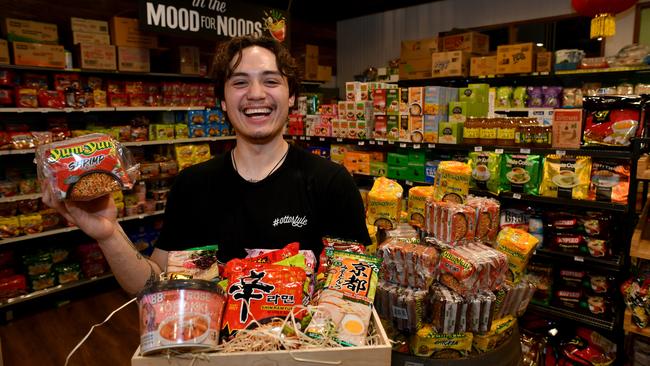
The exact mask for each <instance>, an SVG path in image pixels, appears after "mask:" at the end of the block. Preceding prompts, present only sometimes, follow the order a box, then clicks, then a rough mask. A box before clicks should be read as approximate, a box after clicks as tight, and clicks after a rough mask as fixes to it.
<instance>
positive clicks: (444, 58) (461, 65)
mask: <svg viewBox="0 0 650 366" xmlns="http://www.w3.org/2000/svg"><path fill="white" fill-rule="evenodd" d="M469 55H470V54H469V53H467V52H463V51H451V52H436V53H433V54H431V77H434V78H439V77H449V76H467V74H468V72H469Z"/></svg>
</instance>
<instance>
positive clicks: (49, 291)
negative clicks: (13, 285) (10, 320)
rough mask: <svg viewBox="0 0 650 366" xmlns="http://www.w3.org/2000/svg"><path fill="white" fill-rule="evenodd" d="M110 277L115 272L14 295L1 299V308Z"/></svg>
mask: <svg viewBox="0 0 650 366" xmlns="http://www.w3.org/2000/svg"><path fill="white" fill-rule="evenodd" d="M108 278H113V274H112V273H107V274H103V275H101V276H96V277H91V278H88V279H83V280H79V281H74V282H70V283H66V284H63V285H58V286H54V287H50V288H46V289H43V290H39V291H34V292H31V293H29V294H26V295H21V296H18V297H14V298H11V299H7V300H4V301H1V302H0V309H3V308H6V307H9V306H13V305H16V304H20V303H23V302H26V301H30V300H34V299H38V298H39V297H43V296H47V295H51V294H54V293H57V292H61V291H65V290H69V289H72V288H75V287H79V286H83V285H87V284H89V283H93V282H98V281H102V280H105V279H108Z"/></svg>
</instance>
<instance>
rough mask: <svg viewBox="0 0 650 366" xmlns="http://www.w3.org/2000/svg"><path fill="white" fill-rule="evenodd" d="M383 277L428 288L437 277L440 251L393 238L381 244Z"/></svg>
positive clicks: (379, 253) (398, 282) (379, 254)
mask: <svg viewBox="0 0 650 366" xmlns="http://www.w3.org/2000/svg"><path fill="white" fill-rule="evenodd" d="M378 256H379V257H380V258H382V266H381V271H380V274H381V278H382V279H383V280H385V281H387V282H392V283H395V284H398V285H402V286H411V287H414V288H419V289H423V290H425V289H428V288H429V286H431V283H432V282H433V281H434V280H435V279H436V277H437V275H438V273H437V267H438V259H439V256H440V254H439V252H438V249H436V248H435V247H431V246H425V245H420V244H410V243H405V242H403V241H401V240H399V239H391V240H388V241H386V242H384V243H382V244H381V245H380V246H379V250H378Z"/></svg>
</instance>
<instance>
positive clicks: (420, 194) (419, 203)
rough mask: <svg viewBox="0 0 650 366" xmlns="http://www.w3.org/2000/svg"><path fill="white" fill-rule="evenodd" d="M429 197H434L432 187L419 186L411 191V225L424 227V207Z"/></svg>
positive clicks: (409, 200)
mask: <svg viewBox="0 0 650 366" xmlns="http://www.w3.org/2000/svg"><path fill="white" fill-rule="evenodd" d="M427 197H433V187H432V186H418V187H413V188H411V189H409V197H408V218H409V222H410V223H411V225H414V226H418V227H422V226H423V225H424V207H425V203H426V200H427Z"/></svg>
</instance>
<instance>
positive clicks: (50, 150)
mask: <svg viewBox="0 0 650 366" xmlns="http://www.w3.org/2000/svg"><path fill="white" fill-rule="evenodd" d="M35 161H36V164H37V166H38V176H39V179H40V180H41V181H42V182H43V181H45V182H47V183H49V186H50V190H51V191H52V193H53V194H54V197H55V198H57V199H59V200H64V199H69V200H74V201H87V200H91V199H94V198H97V197H100V196H103V195H105V194H108V193H111V192H115V191H119V190H122V189H130V188H132V187H133V184H134V182H135V178H136V177H137V175H138V172H139V166H138V165H137V164H134V163H133V160H132V158H131V155H130V153H129V151H128V150H127V149H126V148H124V147H123V146H122V145H121V144H120V143H119V142H117V141H116V140H114V139H113V138H111V137H110V136H108V135H104V134H91V135H86V136H82V137H77V138H73V139H69V140H64V141H57V142H54V143H51V144H45V145H41V146H39V147H38V149H37V150H36V159H35Z"/></svg>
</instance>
